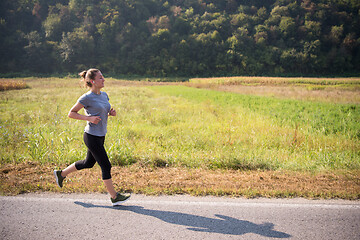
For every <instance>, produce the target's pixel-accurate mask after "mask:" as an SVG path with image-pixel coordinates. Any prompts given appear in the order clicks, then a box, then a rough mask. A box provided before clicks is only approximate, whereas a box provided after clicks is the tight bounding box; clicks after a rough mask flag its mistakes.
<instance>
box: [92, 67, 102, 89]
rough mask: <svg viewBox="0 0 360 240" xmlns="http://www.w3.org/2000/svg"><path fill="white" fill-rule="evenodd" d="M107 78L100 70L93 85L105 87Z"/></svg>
mask: <svg viewBox="0 0 360 240" xmlns="http://www.w3.org/2000/svg"><path fill="white" fill-rule="evenodd" d="M104 82H105V79H104V77H103V75H102V74H101V72H100V71H98V72H97V73H96V76H95V79H94V80H93V86H95V87H96V88H103V87H104Z"/></svg>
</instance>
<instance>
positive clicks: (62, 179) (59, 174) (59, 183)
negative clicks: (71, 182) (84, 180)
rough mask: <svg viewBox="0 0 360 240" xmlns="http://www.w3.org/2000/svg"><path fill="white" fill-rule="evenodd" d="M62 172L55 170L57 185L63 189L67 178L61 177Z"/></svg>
mask: <svg viewBox="0 0 360 240" xmlns="http://www.w3.org/2000/svg"><path fill="white" fill-rule="evenodd" d="M61 172H62V171H61V170H54V176H55V178H56V183H57V185H58V186H59V187H61V188H62V186H63V181H64V179H65V177H63V176H61Z"/></svg>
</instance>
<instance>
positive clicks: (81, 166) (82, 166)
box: [75, 160, 95, 170]
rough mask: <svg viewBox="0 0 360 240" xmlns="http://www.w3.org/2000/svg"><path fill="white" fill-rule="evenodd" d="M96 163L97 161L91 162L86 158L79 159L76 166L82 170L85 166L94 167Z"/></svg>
mask: <svg viewBox="0 0 360 240" xmlns="http://www.w3.org/2000/svg"><path fill="white" fill-rule="evenodd" d="M94 165H95V162H90V161H86V160H82V161H77V162H76V163H75V167H76V169H77V170H81V169H84V168H92V167H93V166H94Z"/></svg>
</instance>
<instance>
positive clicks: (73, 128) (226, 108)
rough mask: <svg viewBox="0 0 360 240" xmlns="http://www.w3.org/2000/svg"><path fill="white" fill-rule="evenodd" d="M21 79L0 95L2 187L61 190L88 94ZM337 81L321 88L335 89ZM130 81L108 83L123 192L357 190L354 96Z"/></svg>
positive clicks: (97, 186) (71, 186) (90, 185)
mask: <svg viewBox="0 0 360 240" xmlns="http://www.w3.org/2000/svg"><path fill="white" fill-rule="evenodd" d="M24 81H25V82H26V84H28V85H29V86H30V87H31V89H23V90H16V91H6V92H1V93H0V99H1V103H0V114H1V117H0V135H1V136H2V137H1V140H0V146H1V151H0V160H1V171H0V174H1V180H0V181H1V189H0V190H1V192H2V194H10V193H19V192H26V191H36V190H42V191H59V190H58V189H57V188H56V186H55V185H54V182H53V179H52V175H51V174H52V172H51V170H52V168H54V167H64V166H66V165H67V164H70V163H72V162H74V161H76V160H79V159H82V158H84V156H85V149H84V145H83V143H82V131H83V127H84V124H85V123H84V122H81V121H75V120H71V119H68V118H67V117H66V115H67V112H68V110H69V109H70V107H71V106H72V104H74V103H75V102H76V100H77V98H78V97H79V96H80V95H81V94H82V93H83V92H85V91H86V90H85V89H82V88H79V87H78V81H77V80H76V79H66V78H65V79H57V78H49V79H24ZM192 81H193V80H192ZM192 81H191V82H192ZM282 81H285V82H286V80H284V79H283V80H282ZM333 81H335V80H330V83H326V82H325V85H326V86H327V85H331V86H336V84H332V82H333ZM341 81H342V80H341ZM357 81H358V82H357V83H355V84H352V86H351V89H348V88H347V89H344V88H343V86H339V88H336V87H333V88H336V90H337V91H342V92H344V93H348V92H349V91H350V92H351V93H353V92H355V95H356V93H358V89H359V80H357ZM196 84H197V87H203V86H201V85H199V83H196ZM267 84H270V85H271V82H270V83H267ZM286 84H289V83H287V82H286ZM131 85H132V83H129V82H124V81H117V80H113V79H108V81H107V82H106V88H105V89H104V90H105V91H106V92H107V93H108V94H109V96H110V98H111V103H112V105H113V106H114V107H115V108H117V109H118V116H117V117H116V118H111V120H110V121H109V133H108V135H107V140H106V148H107V150H108V154H109V157H110V160H111V162H112V163H113V165H114V166H115V167H114V168H113V176H114V180H115V182H117V183H118V184H119V188H122V189H128V190H132V191H134V192H142V193H149V194H150V193H154V194H157V193H190V194H214V195H234V196H247V197H252V196H303V197H340V198H347V199H357V198H360V185H359V182H360V177H359V173H360V171H359V169H360V154H359V152H360V151H359V150H360V144H359V138H360V127H359V124H358V123H359V120H360V111H359V105H358V102H355V103H351V104H338V103H337V102H331V100H329V99H327V101H326V102H323V101H322V102H319V101H304V100H294V99H287V98H286V99H284V98H276V97H268V96H266V97H264V96H262V97H259V96H254V95H240V94H235V93H226V92H219V91H214V90H204V89H196V88H189V87H185V86H151V87H143V86H140V87H139V83H136V84H135V85H136V87H134V86H131ZM217 85H220V86H221V85H223V84H219V83H218V84H217ZM263 85H264V84H262V86H263ZM282 85H284V83H282ZM204 86H205V87H208V83H205V85H204ZM306 88H307V89H306V91H312V89H309V88H308V86H306ZM334 101H336V100H334ZM117 166H123V167H117ZM99 178H100V174H99V169H98V168H94V169H93V170H86V171H82V172H78V173H76V174H74V175H73V176H72V177H70V178H68V180H67V182H66V184H65V187H64V189H62V191H65V192H69V191H70V192H72V191H104V187H103V186H102V184H101V181H100V180H99Z"/></svg>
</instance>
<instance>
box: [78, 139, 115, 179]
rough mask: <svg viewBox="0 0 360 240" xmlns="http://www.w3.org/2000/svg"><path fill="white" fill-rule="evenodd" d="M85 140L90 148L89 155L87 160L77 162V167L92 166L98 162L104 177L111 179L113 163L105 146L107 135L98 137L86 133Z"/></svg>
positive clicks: (79, 168)
mask: <svg viewBox="0 0 360 240" xmlns="http://www.w3.org/2000/svg"><path fill="white" fill-rule="evenodd" d="M84 142H85V145H86V146H87V148H88V151H87V155H86V158H85V160H81V161H77V162H76V163H75V167H76V169H77V170H81V169H84V168H92V167H93V166H94V165H95V162H97V163H98V164H99V165H100V167H101V172H102V179H103V180H107V179H111V173H110V172H111V163H110V161H109V158H108V156H107V154H106V151H105V148H104V142H105V136H104V137H97V136H94V135H91V134H88V133H84Z"/></svg>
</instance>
